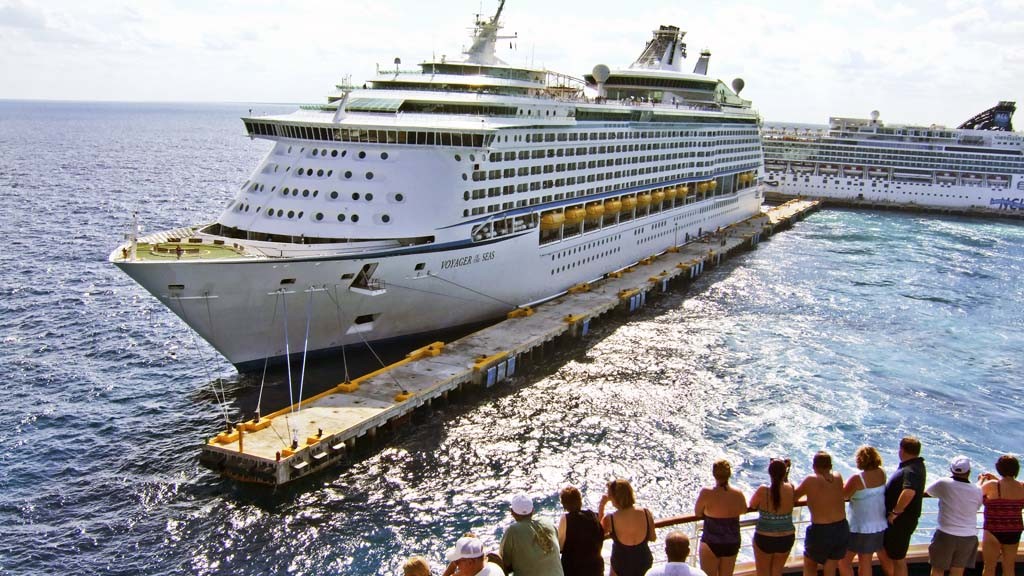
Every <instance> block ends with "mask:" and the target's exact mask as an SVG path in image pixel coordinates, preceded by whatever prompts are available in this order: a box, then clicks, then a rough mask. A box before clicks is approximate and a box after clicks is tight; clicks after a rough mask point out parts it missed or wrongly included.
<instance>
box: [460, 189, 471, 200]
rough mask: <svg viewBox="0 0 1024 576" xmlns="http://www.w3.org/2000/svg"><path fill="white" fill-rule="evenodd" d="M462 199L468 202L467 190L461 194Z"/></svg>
mask: <svg viewBox="0 0 1024 576" xmlns="http://www.w3.org/2000/svg"><path fill="white" fill-rule="evenodd" d="M462 199H463V200H469V190H466V191H465V192H463V193H462Z"/></svg>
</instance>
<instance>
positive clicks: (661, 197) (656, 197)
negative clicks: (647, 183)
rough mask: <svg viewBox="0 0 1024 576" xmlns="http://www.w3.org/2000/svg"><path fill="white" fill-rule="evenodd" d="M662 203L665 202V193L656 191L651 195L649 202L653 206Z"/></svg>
mask: <svg viewBox="0 0 1024 576" xmlns="http://www.w3.org/2000/svg"><path fill="white" fill-rule="evenodd" d="M664 201H665V193H664V192H662V191H661V190H658V191H657V192H655V193H654V194H651V202H653V203H655V204H661V203H662V202H664Z"/></svg>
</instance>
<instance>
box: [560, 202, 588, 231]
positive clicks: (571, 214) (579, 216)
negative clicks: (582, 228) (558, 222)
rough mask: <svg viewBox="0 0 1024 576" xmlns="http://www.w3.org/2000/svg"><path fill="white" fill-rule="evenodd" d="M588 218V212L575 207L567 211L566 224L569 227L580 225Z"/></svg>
mask: <svg viewBox="0 0 1024 576" xmlns="http://www.w3.org/2000/svg"><path fill="white" fill-rule="evenodd" d="M586 216H587V211H586V210H584V209H583V207H582V206H573V207H572V208H566V210H565V223H566V224H568V225H570V226H571V225H573V224H579V223H580V222H582V221H583V219H584V218H586Z"/></svg>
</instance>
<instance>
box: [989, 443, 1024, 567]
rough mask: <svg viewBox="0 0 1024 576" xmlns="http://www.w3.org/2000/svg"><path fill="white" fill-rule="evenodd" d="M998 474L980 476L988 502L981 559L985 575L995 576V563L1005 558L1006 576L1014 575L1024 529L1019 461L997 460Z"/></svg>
mask: <svg viewBox="0 0 1024 576" xmlns="http://www.w3.org/2000/svg"><path fill="white" fill-rule="evenodd" d="M996 472H999V475H1000V476H1002V478H996V477H995V475H994V474H990V473H988V472H985V473H983V474H979V475H978V485H979V486H981V496H982V499H983V500H984V502H985V532H984V534H983V535H982V537H981V558H982V560H983V561H984V562H985V568H984V572H983V576H995V573H996V562H998V561H999V557H1000V556H1002V563H1003V574H1014V573H1015V572H1014V564H1015V562H1016V560H1017V545H1018V544H1019V543H1020V534H1021V531H1022V530H1024V521H1022V520H1021V510H1022V509H1024V484H1021V483H1020V482H1018V481H1017V474H1019V473H1020V462H1019V461H1018V460H1017V459H1016V458H1014V457H1013V456H1010V455H1009V454H1006V455H1003V456H1000V457H999V460H996Z"/></svg>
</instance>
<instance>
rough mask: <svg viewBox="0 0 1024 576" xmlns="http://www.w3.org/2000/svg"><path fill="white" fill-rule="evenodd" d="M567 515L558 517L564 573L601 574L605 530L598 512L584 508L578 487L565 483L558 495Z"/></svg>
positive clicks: (597, 575)
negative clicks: (598, 517) (599, 519)
mask: <svg viewBox="0 0 1024 576" xmlns="http://www.w3.org/2000/svg"><path fill="white" fill-rule="evenodd" d="M558 498H559V500H561V501H562V508H565V514H562V517H561V518H560V519H559V520H558V547H559V548H560V549H561V550H562V571H563V572H564V573H565V576H602V575H603V574H604V559H603V558H601V547H602V546H603V545H604V530H603V529H602V528H601V522H600V521H598V519H597V514H595V513H594V512H593V511H591V510H583V495H582V494H580V491H579V489H577V488H576V487H575V486H566V487H565V488H563V489H562V492H561V493H560V494H559V495H558Z"/></svg>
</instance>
